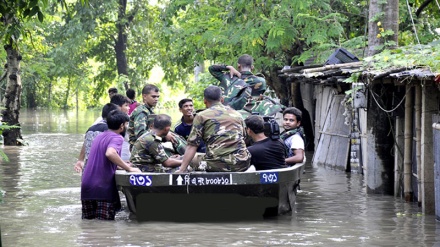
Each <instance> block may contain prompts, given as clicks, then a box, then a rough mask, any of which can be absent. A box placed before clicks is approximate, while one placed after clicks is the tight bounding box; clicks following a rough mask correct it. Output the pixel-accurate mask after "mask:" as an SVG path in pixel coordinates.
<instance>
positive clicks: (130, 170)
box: [127, 167, 142, 172]
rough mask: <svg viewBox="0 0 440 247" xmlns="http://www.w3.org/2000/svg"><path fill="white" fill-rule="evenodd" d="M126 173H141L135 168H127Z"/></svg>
mask: <svg viewBox="0 0 440 247" xmlns="http://www.w3.org/2000/svg"><path fill="white" fill-rule="evenodd" d="M127 172H142V171H141V170H140V169H139V168H137V167H130V168H128V170H127Z"/></svg>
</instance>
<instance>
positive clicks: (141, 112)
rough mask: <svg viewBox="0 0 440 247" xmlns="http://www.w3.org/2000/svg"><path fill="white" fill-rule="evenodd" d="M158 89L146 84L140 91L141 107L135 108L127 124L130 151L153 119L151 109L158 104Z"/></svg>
mask: <svg viewBox="0 0 440 247" xmlns="http://www.w3.org/2000/svg"><path fill="white" fill-rule="evenodd" d="M159 97H160V94H159V88H158V87H156V86H155V85H153V84H147V85H145V87H144V88H143V89H142V100H143V102H144V104H143V105H140V106H138V107H136V109H135V110H134V111H133V112H132V113H131V115H130V122H129V124H128V134H129V142H130V149H131V148H132V147H133V145H134V143H135V142H136V140H137V139H138V138H139V137H140V136H141V135H142V134H144V133H145V132H147V131H148V130H149V129H150V127H151V124H152V123H153V120H154V118H152V117H150V116H151V115H153V114H154V112H153V108H154V107H155V106H156V105H157V102H159Z"/></svg>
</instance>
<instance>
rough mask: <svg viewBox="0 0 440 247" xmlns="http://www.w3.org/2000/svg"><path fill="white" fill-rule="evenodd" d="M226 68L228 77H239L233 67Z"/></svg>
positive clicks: (239, 74) (238, 73)
mask: <svg viewBox="0 0 440 247" xmlns="http://www.w3.org/2000/svg"><path fill="white" fill-rule="evenodd" d="M227 68H228V69H229V75H230V76H231V78H232V77H234V75H235V76H237V77H238V78H240V77H241V73H240V72H238V70H236V69H235V68H234V67H232V66H227Z"/></svg>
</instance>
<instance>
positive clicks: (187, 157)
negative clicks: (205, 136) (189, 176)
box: [177, 145, 197, 173]
mask: <svg viewBox="0 0 440 247" xmlns="http://www.w3.org/2000/svg"><path fill="white" fill-rule="evenodd" d="M196 152H197V146H193V145H187V146H186V150H185V154H184V155H183V160H182V164H181V166H180V169H179V170H178V171H177V172H179V173H185V172H187V171H188V166H189V163H190V162H191V160H192V159H193V158H194V155H196Z"/></svg>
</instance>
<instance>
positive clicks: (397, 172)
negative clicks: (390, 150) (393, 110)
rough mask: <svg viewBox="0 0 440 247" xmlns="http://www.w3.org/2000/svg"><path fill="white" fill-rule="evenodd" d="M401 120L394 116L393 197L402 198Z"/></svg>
mask: <svg viewBox="0 0 440 247" xmlns="http://www.w3.org/2000/svg"><path fill="white" fill-rule="evenodd" d="M403 122H404V121H403V118H401V117H399V116H396V121H395V123H396V124H395V126H396V133H395V140H396V142H395V143H394V196H396V197H401V196H402V190H403V188H402V186H403V184H402V182H403V180H402V173H403V149H402V147H403V124H404V123H403Z"/></svg>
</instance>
